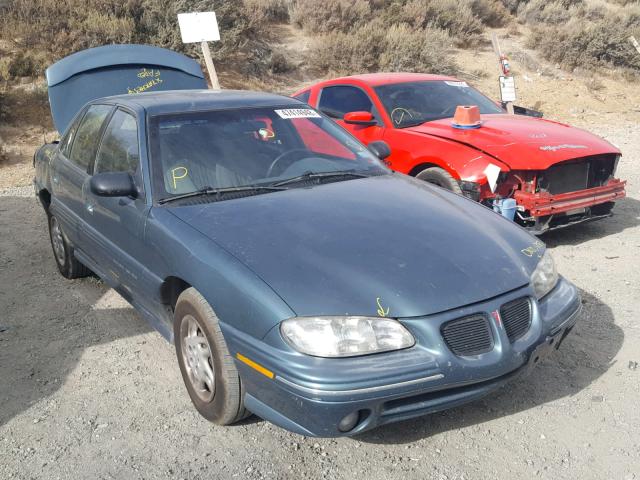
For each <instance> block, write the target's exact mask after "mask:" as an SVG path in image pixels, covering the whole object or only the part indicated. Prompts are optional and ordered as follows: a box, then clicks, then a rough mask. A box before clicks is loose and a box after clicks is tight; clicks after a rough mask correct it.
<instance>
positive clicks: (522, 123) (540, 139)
mask: <svg viewBox="0 0 640 480" xmlns="http://www.w3.org/2000/svg"><path fill="white" fill-rule="evenodd" d="M451 121H452V119H451V118H446V119H443V120H435V121H432V122H426V123H423V124H422V125H418V126H416V127H410V128H407V129H406V130H408V131H411V132H416V133H421V134H428V135H434V136H437V137H441V138H446V139H449V140H452V141H455V142H459V143H463V144H466V145H469V146H471V147H473V148H476V149H478V150H481V151H483V152H485V153H488V154H489V155H491V156H493V157H495V158H497V159H498V160H500V161H502V162H503V163H505V164H506V165H507V166H508V167H510V168H511V169H512V170H545V169H547V168H549V167H550V166H551V165H553V164H555V163H558V162H562V161H564V160H570V159H572V158H579V157H586V156H589V155H598V154H603V153H620V152H619V150H618V149H617V148H615V147H614V146H613V145H611V144H610V143H609V142H607V141H606V140H603V139H602V138H600V137H597V136H595V135H592V134H591V133H589V132H586V131H584V130H581V129H579V128H574V127H571V126H569V125H565V124H563V123H558V122H552V121H550V120H544V119H541V118H533V117H526V116H522V115H506V114H497V115H482V126H481V127H480V128H477V129H472V130H461V129H458V128H453V127H452V126H451Z"/></svg>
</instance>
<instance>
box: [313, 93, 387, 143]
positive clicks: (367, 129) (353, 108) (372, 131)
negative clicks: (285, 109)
mask: <svg viewBox="0 0 640 480" xmlns="http://www.w3.org/2000/svg"><path fill="white" fill-rule="evenodd" d="M313 100H314V101H313ZM313 100H312V101H313V103H314V104H315V106H316V107H317V108H318V110H320V111H321V112H322V113H324V114H325V115H327V116H329V117H331V118H333V119H334V120H335V121H336V122H337V123H338V124H339V125H340V126H342V127H344V128H345V129H346V130H348V131H349V132H350V133H351V134H353V135H354V136H355V137H356V138H357V139H358V140H360V141H361V142H363V143H364V144H365V145H367V144H369V143H370V142H373V141H374V140H382V137H383V136H384V131H385V127H384V123H383V121H382V117H381V115H380V113H379V112H378V109H377V108H376V106H375V105H374V103H373V102H372V100H371V98H370V96H369V95H368V94H367V93H366V92H365V91H364V90H363V89H361V88H360V87H356V86H353V85H329V86H326V87H323V88H321V89H320V91H319V92H318V94H317V95H315V99H313ZM349 112H369V113H371V114H372V115H373V118H374V119H375V120H376V122H377V124H376V125H373V126H366V125H353V124H349V123H346V122H345V121H344V115H345V114H346V113H349Z"/></svg>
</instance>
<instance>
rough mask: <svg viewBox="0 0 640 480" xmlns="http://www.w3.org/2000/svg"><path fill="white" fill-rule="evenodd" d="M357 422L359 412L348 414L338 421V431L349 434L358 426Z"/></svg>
mask: <svg viewBox="0 0 640 480" xmlns="http://www.w3.org/2000/svg"><path fill="white" fill-rule="evenodd" d="M359 420H360V410H358V411H356V412H351V413H350V414H348V415H346V416H345V417H344V418H343V419H342V420H340V423H338V430H340V431H341V432H343V433H346V432H350V431H351V430H353V429H354V427H355V426H356V425H357V424H358V421H359Z"/></svg>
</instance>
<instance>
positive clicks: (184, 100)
mask: <svg viewBox="0 0 640 480" xmlns="http://www.w3.org/2000/svg"><path fill="white" fill-rule="evenodd" d="M104 102H108V103H116V104H118V105H122V106H125V107H129V108H131V109H133V110H139V109H140V108H143V109H144V110H145V111H146V112H147V114H148V115H163V114H170V113H179V112H191V111H201V110H220V109H233V108H246V107H271V106H288V105H291V106H292V107H297V106H299V105H301V104H303V103H302V102H300V101H299V100H296V99H294V98H291V97H285V96H282V95H276V94H273V93H264V92H251V91H247V90H166V91H162V92H145V93H137V94H124V95H114V96H111V97H104V98H100V99H96V100H95V101H94V102H92V103H104Z"/></svg>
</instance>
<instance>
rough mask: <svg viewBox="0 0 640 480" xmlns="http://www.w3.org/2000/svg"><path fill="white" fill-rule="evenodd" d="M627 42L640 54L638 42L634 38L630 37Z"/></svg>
mask: <svg viewBox="0 0 640 480" xmlns="http://www.w3.org/2000/svg"><path fill="white" fill-rule="evenodd" d="M629 40H630V41H631V45H633V46H634V47H636V50H637V51H638V53H640V43H638V41H637V40H636V37H634V36H633V35H631V36H630V37H629Z"/></svg>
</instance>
